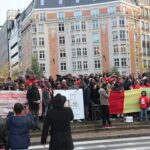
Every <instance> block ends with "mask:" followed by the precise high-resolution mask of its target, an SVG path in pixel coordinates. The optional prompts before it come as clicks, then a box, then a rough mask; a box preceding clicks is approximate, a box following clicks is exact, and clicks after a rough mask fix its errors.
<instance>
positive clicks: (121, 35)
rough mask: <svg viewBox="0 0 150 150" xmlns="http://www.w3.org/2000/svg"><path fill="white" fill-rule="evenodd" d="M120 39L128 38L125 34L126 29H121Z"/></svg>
mask: <svg viewBox="0 0 150 150" xmlns="http://www.w3.org/2000/svg"><path fill="white" fill-rule="evenodd" d="M120 39H121V40H125V39H126V35H125V31H124V30H121V31H120Z"/></svg>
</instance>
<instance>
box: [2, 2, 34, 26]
mask: <svg viewBox="0 0 150 150" xmlns="http://www.w3.org/2000/svg"><path fill="white" fill-rule="evenodd" d="M0 1H1V4H0V25H3V24H4V22H5V21H6V12H7V10H9V9H14V10H18V9H19V10H21V11H22V10H24V9H25V8H26V7H27V6H28V5H29V4H30V3H31V1H32V0H0Z"/></svg>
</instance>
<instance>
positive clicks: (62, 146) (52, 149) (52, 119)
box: [41, 94, 74, 150]
mask: <svg viewBox="0 0 150 150" xmlns="http://www.w3.org/2000/svg"><path fill="white" fill-rule="evenodd" d="M65 101H66V97H64V96H61V95H60V94H57V95H56V96H55V97H54V99H53V108H52V109H50V110H49V111H48V112H47V115H46V118H45V121H44V124H43V130H42V135H41V144H43V145H45V144H46V139H47V136H48V132H49V128H51V130H50V136H51V140H50V146H49V150H73V148H74V146H73V140H72V136H71V127H70V121H72V120H73V118H74V116H73V112H72V109H71V108H65V107H64V103H65Z"/></svg>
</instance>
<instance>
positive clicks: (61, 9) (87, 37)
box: [20, 0, 150, 77]
mask: <svg viewBox="0 0 150 150" xmlns="http://www.w3.org/2000/svg"><path fill="white" fill-rule="evenodd" d="M148 5H149V1H140V2H139V1H137V0H33V1H32V3H31V4H30V5H29V6H28V8H27V9H26V10H25V11H24V12H23V13H22V15H21V16H22V23H21V40H22V62H20V63H21V64H22V69H23V71H25V70H26V69H27V68H28V67H29V66H30V64H31V56H32V55H34V56H36V57H37V58H38V62H39V64H40V67H41V69H42V70H43V72H44V74H45V75H46V76H47V77H48V76H49V75H52V76H55V75H56V74H61V75H65V74H68V73H72V74H90V73H102V72H106V71H110V70H111V69H112V68H113V67H116V68H117V69H118V70H119V72H120V73H121V74H124V75H128V74H129V73H138V72H142V71H144V70H145V69H146V68H148V67H150V54H149V51H150V47H149V42H150V8H149V6H148ZM145 11H146V12H145ZM143 15H144V16H143ZM145 15H146V17H145ZM143 22H144V23H143ZM145 31H146V32H145ZM143 66H144V67H143ZM143 68H144V69H143Z"/></svg>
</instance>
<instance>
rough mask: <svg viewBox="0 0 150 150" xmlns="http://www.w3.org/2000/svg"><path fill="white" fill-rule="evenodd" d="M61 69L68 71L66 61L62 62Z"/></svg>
mask: <svg viewBox="0 0 150 150" xmlns="http://www.w3.org/2000/svg"><path fill="white" fill-rule="evenodd" d="M60 70H61V71H66V62H61V63H60Z"/></svg>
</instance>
